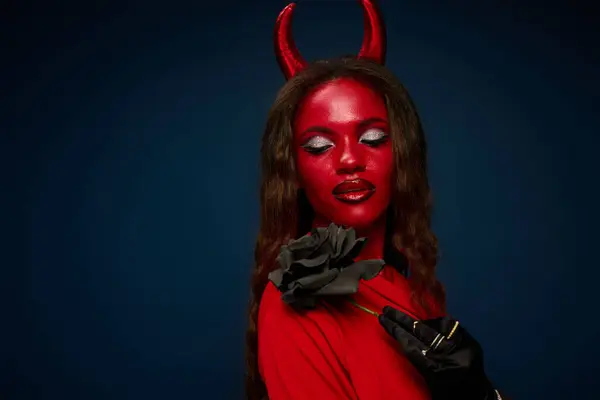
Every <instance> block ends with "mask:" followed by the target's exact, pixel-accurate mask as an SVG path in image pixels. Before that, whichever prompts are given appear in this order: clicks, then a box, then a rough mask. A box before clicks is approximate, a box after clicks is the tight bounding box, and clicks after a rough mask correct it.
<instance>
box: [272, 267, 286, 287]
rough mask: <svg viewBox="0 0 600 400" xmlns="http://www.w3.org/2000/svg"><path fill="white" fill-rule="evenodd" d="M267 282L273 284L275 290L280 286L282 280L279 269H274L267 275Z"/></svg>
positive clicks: (281, 273) (281, 272)
mask: <svg viewBox="0 0 600 400" xmlns="http://www.w3.org/2000/svg"><path fill="white" fill-rule="evenodd" d="M269 280H270V281H271V282H273V283H274V284H275V286H276V287H277V288H279V286H280V285H281V282H282V280H283V271H282V270H281V269H276V270H275V271H272V272H270V273H269Z"/></svg>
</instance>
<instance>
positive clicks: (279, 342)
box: [258, 266, 441, 400]
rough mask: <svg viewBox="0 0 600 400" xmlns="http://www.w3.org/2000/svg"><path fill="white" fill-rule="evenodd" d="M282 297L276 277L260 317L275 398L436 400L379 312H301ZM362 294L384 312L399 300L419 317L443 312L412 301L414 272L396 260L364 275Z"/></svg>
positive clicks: (346, 306) (263, 357)
mask: <svg viewBox="0 0 600 400" xmlns="http://www.w3.org/2000/svg"><path fill="white" fill-rule="evenodd" d="M280 296H281V293H280V292H279V291H278V290H277V288H276V287H275V286H274V285H273V284H272V283H270V282H269V284H268V285H267V288H266V289H265V292H264V295H263V297H262V300H261V303H260V309H259V317H258V363H259V370H260V374H261V376H262V378H263V380H264V382H265V384H266V386H267V390H268V392H269V399H270V400H296V399H298V400H300V399H302V400H304V399H309V400H321V399H323V400H336V399H340V400H341V399H360V400H371V399H372V400H384V399H394V400H403V399H406V400H425V399H428V400H429V399H430V395H429V391H428V389H427V387H426V386H425V382H424V381H423V378H422V377H421V375H420V374H419V373H418V371H417V370H416V369H415V368H414V367H413V366H412V364H410V362H409V361H408V359H406V357H404V356H403V355H402V353H401V352H400V349H399V345H398V344H397V343H396V342H395V341H394V340H393V339H392V338H391V337H390V336H389V335H388V334H387V333H386V332H385V331H384V329H383V328H382V327H381V326H380V325H379V322H378V321H377V318H376V317H375V316H373V315H371V314H368V313H366V312H365V311H362V310H359V309H358V308H356V307H355V306H353V305H352V304H350V303H343V305H341V306H340V305H336V306H333V305H330V304H320V305H319V306H318V307H317V308H316V309H315V310H310V311H308V312H304V313H299V312H297V311H295V310H293V309H292V308H291V307H290V306H288V305H287V304H285V303H284V302H283V301H282V300H281V298H280ZM354 300H355V301H356V302H357V303H358V304H360V305H362V306H365V307H367V308H369V309H371V310H373V311H377V312H380V311H381V310H382V309H383V307H384V306H386V305H391V306H393V307H396V308H399V309H400V310H403V311H404V312H406V313H408V314H410V315H411V316H413V317H414V318H418V319H426V318H434V317H438V316H441V312H437V311H436V312H433V313H430V314H427V313H426V312H425V310H424V309H423V308H421V307H418V306H416V305H415V304H414V303H413V302H411V301H410V289H409V286H408V282H407V281H406V278H404V276H402V275H401V274H399V273H398V272H397V271H396V270H395V269H394V268H392V267H389V266H386V267H385V268H384V270H383V271H382V272H381V273H380V275H379V276H377V277H375V278H373V279H371V280H369V281H361V282H360V287H359V290H358V293H357V294H356V295H354Z"/></svg>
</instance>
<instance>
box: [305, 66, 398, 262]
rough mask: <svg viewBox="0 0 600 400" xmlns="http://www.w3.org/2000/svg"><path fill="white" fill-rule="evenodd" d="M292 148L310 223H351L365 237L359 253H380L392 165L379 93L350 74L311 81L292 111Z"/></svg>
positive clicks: (389, 142) (382, 104)
mask: <svg viewBox="0 0 600 400" xmlns="http://www.w3.org/2000/svg"><path fill="white" fill-rule="evenodd" d="M294 150H295V152H296V169H297V171H298V185H299V187H300V188H301V189H303V190H304V191H305V193H306V196H307V198H308V201H309V202H310V204H311V206H312V207H313V209H314V211H315V220H314V221H313V225H314V226H323V225H327V224H329V223H330V222H334V223H336V224H338V225H343V226H348V227H353V228H355V229H356V230H357V232H358V233H359V234H360V235H361V236H367V237H368V238H369V243H368V248H367V247H366V248H365V249H364V251H363V254H361V258H363V257H362V256H365V254H364V253H365V252H366V253H371V254H368V255H369V257H373V256H378V257H381V256H382V254H380V253H381V252H382V251H383V238H384V233H385V213H386V210H387V208H388V205H389V203H390V199H391V184H392V174H393V170H394V159H393V153H392V146H391V141H390V137H389V126H388V118H387V108H386V106H385V103H384V101H383V98H382V97H381V96H380V95H379V94H378V93H377V92H375V91H374V90H373V89H371V88H370V87H369V86H367V85H365V84H363V83H361V82H359V81H356V80H353V79H351V78H339V79H336V80H333V81H330V82H326V83H323V84H321V85H319V86H317V87H316V88H314V89H313V90H312V91H311V92H309V93H308V95H307V96H306V97H305V98H304V99H303V101H302V102H301V104H300V105H299V109H298V112H297V113H296V118H295V120H294Z"/></svg>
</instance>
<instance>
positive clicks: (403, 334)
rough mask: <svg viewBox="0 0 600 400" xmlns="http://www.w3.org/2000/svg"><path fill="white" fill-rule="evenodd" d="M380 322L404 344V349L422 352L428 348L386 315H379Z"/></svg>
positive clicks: (391, 334)
mask: <svg viewBox="0 0 600 400" xmlns="http://www.w3.org/2000/svg"><path fill="white" fill-rule="evenodd" d="M379 323H380V324H381V326H383V328H384V329H385V330H386V332H387V333H388V334H389V335H390V336H392V337H393V338H394V339H396V341H397V342H399V343H400V344H401V345H402V348H403V349H404V350H406V351H410V352H412V351H415V352H417V353H420V352H421V351H422V350H425V349H426V346H425V344H424V343H422V342H421V341H420V340H418V339H417V338H416V337H414V336H413V335H412V334H411V333H410V332H407V331H406V330H405V329H404V328H403V327H402V326H401V325H399V324H398V323H396V322H395V321H393V320H391V319H389V318H387V317H386V316H385V315H383V314H382V315H380V316H379Z"/></svg>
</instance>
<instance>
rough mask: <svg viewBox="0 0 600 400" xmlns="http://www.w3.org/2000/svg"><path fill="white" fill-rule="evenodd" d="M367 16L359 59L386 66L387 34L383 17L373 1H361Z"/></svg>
mask: <svg viewBox="0 0 600 400" xmlns="http://www.w3.org/2000/svg"><path fill="white" fill-rule="evenodd" d="M359 3H360V5H361V6H362V8H363V10H364V15H365V18H364V19H365V33H364V38H363V43H362V47H361V49H360V52H359V53H358V58H368V59H369V60H372V61H375V62H377V63H379V64H381V65H383V64H385V51H386V32H385V22H384V21H383V15H382V14H381V11H380V10H379V7H377V4H375V2H374V1H373V0H359Z"/></svg>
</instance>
